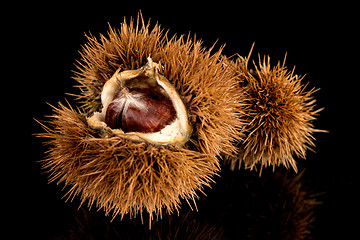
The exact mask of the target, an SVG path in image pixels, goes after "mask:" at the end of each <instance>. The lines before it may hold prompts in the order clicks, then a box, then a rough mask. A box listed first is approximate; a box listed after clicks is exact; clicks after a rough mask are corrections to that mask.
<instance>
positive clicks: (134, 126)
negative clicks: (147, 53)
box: [105, 89, 176, 133]
mask: <svg viewBox="0 0 360 240" xmlns="http://www.w3.org/2000/svg"><path fill="white" fill-rule="evenodd" d="M132 91H133V92H136V93H141V94H142V97H141V98H140V99H138V101H139V102H141V103H142V104H143V105H144V106H145V109H139V108H136V107H134V106H130V107H128V108H127V109H126V110H125V109H124V107H123V105H122V104H120V103H119V102H118V101H113V102H111V103H110V104H109V106H108V108H107V110H106V114H105V123H106V124H107V125H108V126H109V127H111V128H112V129H122V130H123V131H124V132H142V133H154V132H159V131H160V130H161V129H163V128H164V127H165V126H167V125H169V124H170V123H171V122H172V121H173V120H174V119H175V116H176V112H175V109H174V107H173V105H172V103H171V100H169V99H167V98H166V97H165V96H163V95H162V94H161V93H159V92H157V91H155V90H154V89H135V90H132ZM115 97H116V98H121V97H123V96H122V94H121V92H118V93H117V94H116V96H115ZM115 100H116V99H115Z"/></svg>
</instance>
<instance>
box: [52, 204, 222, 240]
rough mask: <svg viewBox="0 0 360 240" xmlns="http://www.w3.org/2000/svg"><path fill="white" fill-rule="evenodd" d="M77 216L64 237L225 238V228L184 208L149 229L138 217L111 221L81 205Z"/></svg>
mask: <svg viewBox="0 0 360 240" xmlns="http://www.w3.org/2000/svg"><path fill="white" fill-rule="evenodd" d="M72 216H73V218H74V219H73V221H72V224H70V226H69V227H70V229H69V230H68V231H67V232H66V233H65V234H63V235H60V236H58V237H56V238H55V239H56V240H60V239H72V240H76V239H119V240H129V239H139V240H141V239H146V240H158V239H171V240H185V239H188V240H194V239H207V240H212V239H213V240H219V239H227V238H225V237H224V235H223V233H224V230H223V229H222V228H221V227H219V226H216V225H213V224H211V223H208V222H207V221H204V220H201V219H198V218H197V216H196V214H195V213H194V212H192V211H190V210H186V211H183V209H181V210H180V212H179V214H172V215H164V216H163V217H162V219H161V220H159V221H156V222H152V225H151V229H147V228H146V227H145V226H144V225H143V224H142V223H141V222H140V221H139V220H138V219H125V220H124V221H121V222H120V221H110V219H109V218H107V217H105V216H103V215H101V214H99V213H98V212H94V211H89V210H87V209H84V208H81V211H76V212H75V213H74V214H72Z"/></svg>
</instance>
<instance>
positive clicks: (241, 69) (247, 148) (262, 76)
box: [227, 56, 323, 173]
mask: <svg viewBox="0 0 360 240" xmlns="http://www.w3.org/2000/svg"><path fill="white" fill-rule="evenodd" d="M248 60H249V59H248V58H242V57H240V58H239V59H238V61H237V63H236V64H235V65H236V71H237V72H238V75H239V76H241V78H242V83H241V84H242V85H243V86H242V87H243V88H244V90H245V91H246V94H245V95H246V97H245V101H244V104H245V105H246V107H245V112H246V114H245V115H243V121H244V122H246V126H245V128H244V133H245V134H246V137H245V139H244V141H241V142H240V143H239V145H238V146H239V154H238V155H237V156H236V157H234V158H232V157H230V158H228V159H227V160H228V161H229V162H230V164H231V168H232V169H234V168H235V167H236V166H238V167H240V166H241V165H244V166H245V168H251V169H260V173H261V169H262V168H263V167H268V166H272V167H273V168H274V167H275V166H280V165H284V166H285V167H286V168H289V167H292V168H293V169H294V170H295V171H297V166H296V160H295V159H294V156H297V157H302V158H305V154H306V150H307V149H309V148H310V147H313V146H314V142H313V140H314V137H313V133H314V132H323V131H322V130H318V129H315V128H314V126H313V121H314V120H315V119H316V116H317V114H318V113H319V112H320V111H321V110H322V109H315V102H316V100H315V99H314V98H313V93H314V92H315V91H316V89H315V88H313V89H311V90H308V91H307V90H306V89H305V88H306V85H303V84H302V80H303V78H304V77H303V76H298V75H296V74H294V69H293V70H292V71H289V70H288V69H287V68H286V66H285V59H284V62H283V63H282V64H281V63H280V62H279V63H278V64H277V65H276V66H271V65H270V57H264V58H263V59H261V58H260V56H259V63H258V64H255V63H254V67H255V71H253V70H249V69H248Z"/></svg>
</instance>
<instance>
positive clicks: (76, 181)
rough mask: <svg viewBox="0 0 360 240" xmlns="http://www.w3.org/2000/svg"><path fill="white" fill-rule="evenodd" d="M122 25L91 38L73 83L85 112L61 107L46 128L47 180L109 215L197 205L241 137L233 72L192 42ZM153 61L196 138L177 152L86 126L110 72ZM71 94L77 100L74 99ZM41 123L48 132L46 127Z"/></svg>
mask: <svg viewBox="0 0 360 240" xmlns="http://www.w3.org/2000/svg"><path fill="white" fill-rule="evenodd" d="M140 20H142V18H141V17H138V20H137V22H136V23H135V22H133V21H130V24H127V23H126V22H124V23H123V24H122V25H121V28H120V30H115V29H114V28H111V27H110V28H109V32H108V36H107V37H105V36H104V35H101V36H100V38H99V39H96V38H95V37H93V36H88V40H89V42H88V43H87V44H86V45H85V46H84V47H83V50H82V52H81V60H79V61H78V62H77V69H78V70H77V72H76V73H75V79H76V80H77V81H78V82H79V86H78V87H79V88H80V90H81V93H80V94H78V95H76V96H77V97H78V99H79V100H80V101H81V102H82V106H81V108H82V110H74V109H73V108H72V107H71V106H70V105H69V106H68V107H66V106H64V105H62V104H60V106H59V108H55V113H54V115H53V116H52V118H51V119H50V120H49V121H48V124H44V128H45V129H46V133H44V134H40V135H41V136H43V137H45V138H47V139H48V140H47V144H48V145H49V147H50V149H49V151H48V157H47V158H46V159H45V160H44V161H43V167H44V169H46V170H47V171H48V172H49V174H50V177H51V178H50V181H58V183H60V182H62V183H64V184H65V185H66V186H70V190H69V192H68V193H67V197H68V199H72V198H73V197H75V196H76V195H80V198H81V201H82V203H83V202H85V201H88V204H89V205H90V206H92V205H94V204H95V205H96V207H98V208H102V209H104V210H105V212H106V214H109V213H110V212H112V214H113V216H114V217H115V216H116V215H120V216H121V217H122V216H124V215H125V214H127V213H129V214H130V216H134V215H136V214H142V213H143V212H144V211H145V212H148V213H149V215H150V219H152V217H153V215H155V216H161V213H162V211H163V210H166V211H167V212H172V211H173V210H174V209H177V208H178V207H179V203H180V200H181V199H185V200H186V201H189V200H192V201H194V200H195V199H196V198H197V197H198V191H200V192H202V191H203V188H204V186H209V185H210V183H211V182H212V177H213V176H214V175H215V174H216V172H217V171H218V170H219V163H218V160H217V156H218V155H220V154H233V153H234V152H235V151H236V146H234V142H236V141H239V140H240V138H241V132H240V129H241V128H242V122H241V121H240V116H241V115H242V113H241V111H240V110H239V109H241V106H242V100H241V99H242V94H243V92H242V91H238V89H237V88H236V86H237V82H236V78H237V77H236V74H235V72H234V71H233V70H232V68H231V67H230V66H229V65H228V64H227V62H228V59H227V58H225V57H223V56H222V55H221V49H220V50H219V51H218V52H215V53H214V54H212V53H211V51H212V49H205V48H203V47H202V46H201V42H199V41H196V40H193V39H191V38H190V37H188V38H186V39H185V38H184V37H183V36H181V37H176V36H174V37H172V38H169V37H168V36H167V34H163V30H162V29H161V28H160V27H159V26H158V25H156V26H155V27H154V28H153V29H152V30H150V25H149V24H147V25H145V24H144V22H143V21H142V22H140ZM149 56H150V57H151V58H152V60H153V61H154V62H158V63H159V64H160V65H161V66H162V68H161V69H160V70H159V71H160V73H161V74H162V75H163V76H164V77H166V78H167V79H168V80H169V82H171V84H172V85H173V86H174V87H175V88H176V90H177V91H178V94H179V95H180V97H181V98H182V101H183V102H184V104H185V106H186V108H187V110H188V116H189V119H190V122H191V124H192V126H193V132H192V135H191V137H190V140H189V141H188V142H187V143H186V145H185V146H184V147H182V148H175V147H172V146H170V145H168V146H166V145H156V144H152V143H149V142H146V141H144V142H136V141H130V140H128V139H125V138H122V137H121V136H117V135H114V134H112V133H111V132H106V133H105V132H104V131H105V130H101V131H100V130H95V129H92V128H90V127H89V126H88V124H87V122H86V120H85V119H86V118H88V117H89V116H91V115H92V114H93V113H94V112H95V111H100V110H101V107H102V106H101V93H102V89H103V86H104V84H105V82H107V81H108V80H109V79H110V78H111V77H112V76H113V75H114V73H115V72H116V71H117V72H120V71H124V70H134V69H138V68H140V67H142V66H144V65H145V64H146V62H147V58H148V57H149ZM73 95H74V94H73ZM45 125H46V126H45Z"/></svg>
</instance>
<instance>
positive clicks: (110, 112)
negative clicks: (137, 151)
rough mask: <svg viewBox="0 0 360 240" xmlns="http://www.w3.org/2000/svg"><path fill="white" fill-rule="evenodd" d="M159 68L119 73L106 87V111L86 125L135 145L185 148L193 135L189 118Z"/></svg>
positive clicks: (155, 65)
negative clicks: (134, 142) (139, 143)
mask: <svg viewBox="0 0 360 240" xmlns="http://www.w3.org/2000/svg"><path fill="white" fill-rule="evenodd" d="M160 68H161V67H160V65H159V64H158V63H155V62H153V61H152V59H151V58H150V57H149V58H148V63H147V64H145V65H144V66H143V67H141V68H139V69H136V70H125V71H120V69H119V70H118V71H116V72H115V74H114V75H113V76H112V77H111V78H110V79H109V80H108V81H107V82H106V83H105V85H104V87H103V90H102V93H101V102H102V105H103V109H102V111H101V112H95V113H94V115H93V116H92V117H90V118H87V122H88V124H89V126H90V127H92V128H94V129H100V130H103V129H106V131H105V132H111V133H113V134H115V135H118V136H121V137H124V138H126V139H130V140H134V141H148V142H150V143H153V144H160V145H173V146H175V147H182V146H183V145H184V144H185V143H186V142H187V141H188V140H189V139H190V136H191V134H192V126H191V125H190V121H189V115H188V112H187V108H186V107H185V105H184V103H183V101H182V99H181V97H180V96H179V94H178V92H177V90H176V89H175V87H174V86H173V85H172V84H171V83H170V82H169V80H167V79H166V78H165V77H164V76H162V75H161V74H159V69H160Z"/></svg>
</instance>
